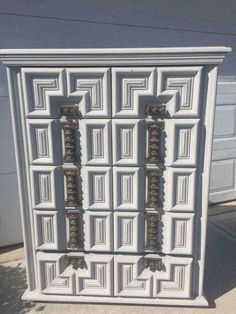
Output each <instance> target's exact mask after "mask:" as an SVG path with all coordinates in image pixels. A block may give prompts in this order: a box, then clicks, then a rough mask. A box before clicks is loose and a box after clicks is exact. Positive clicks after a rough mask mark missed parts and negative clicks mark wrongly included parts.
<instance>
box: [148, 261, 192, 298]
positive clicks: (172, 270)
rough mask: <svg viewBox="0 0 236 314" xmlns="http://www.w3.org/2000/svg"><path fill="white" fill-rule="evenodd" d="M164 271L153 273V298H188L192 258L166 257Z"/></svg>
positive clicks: (189, 294) (189, 295)
mask: <svg viewBox="0 0 236 314" xmlns="http://www.w3.org/2000/svg"><path fill="white" fill-rule="evenodd" d="M163 264H164V266H165V271H160V272H154V273H153V297H154V298H190V297H191V272H192V258H183V257H172V256H166V257H165V258H163Z"/></svg>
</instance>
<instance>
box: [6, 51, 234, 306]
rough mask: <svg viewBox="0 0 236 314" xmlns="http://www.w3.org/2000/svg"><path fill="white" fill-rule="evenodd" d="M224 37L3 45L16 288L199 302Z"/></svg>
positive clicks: (65, 297) (57, 295)
mask: <svg viewBox="0 0 236 314" xmlns="http://www.w3.org/2000/svg"><path fill="white" fill-rule="evenodd" d="M229 50H230V49H228V48H225V47H215V48H211V47H209V48H173V49H171V48H169V49H154V48H152V49H117V50H116V49H115V50H110V49H107V50H106V49H102V50H60V49H59V50H2V51H1V52H0V55H1V56H2V60H3V62H4V63H5V64H6V65H7V66H8V69H7V71H8V81H9V89H10V96H11V108H12V118H13V129H14V137H15V148H16V159H17V167H18V177H19V188H20V197H21V208H22V222H23V229H24V240H25V247H26V258H27V275H28V289H27V291H26V292H25V294H24V296H23V298H24V299H27V300H41V301H63V302H107V303H134V304H135V303H140V304H162V305H163V304H167V305H192V306H198V305H207V301H206V299H205V297H204V295H203V273H204V256H205V239H206V222H207V221H206V220H207V204H208V188H209V165H210V159H211V147H212V129H213V119H214V104H215V91H216V81H217V67H218V64H219V63H220V62H222V61H223V58H224V55H225V54H226V52H227V51H229Z"/></svg>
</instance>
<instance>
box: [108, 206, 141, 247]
mask: <svg viewBox="0 0 236 314" xmlns="http://www.w3.org/2000/svg"><path fill="white" fill-rule="evenodd" d="M143 236H144V235H143V228H142V225H141V214H140V213H126V212H114V249H115V251H117V252H139V251H140V250H141V251H142V250H143V244H142V243H143Z"/></svg>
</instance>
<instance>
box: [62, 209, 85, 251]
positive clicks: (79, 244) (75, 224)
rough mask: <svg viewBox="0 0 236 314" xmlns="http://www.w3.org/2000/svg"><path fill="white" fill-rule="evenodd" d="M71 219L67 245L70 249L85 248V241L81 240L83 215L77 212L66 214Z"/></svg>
mask: <svg viewBox="0 0 236 314" xmlns="http://www.w3.org/2000/svg"><path fill="white" fill-rule="evenodd" d="M66 215H67V217H68V219H69V241H68V243H67V245H68V247H69V248H70V249H79V248H83V241H82V240H81V239H80V232H79V231H80V230H79V229H80V225H81V224H80V219H82V213H80V212H77V211H68V212H67V213H66Z"/></svg>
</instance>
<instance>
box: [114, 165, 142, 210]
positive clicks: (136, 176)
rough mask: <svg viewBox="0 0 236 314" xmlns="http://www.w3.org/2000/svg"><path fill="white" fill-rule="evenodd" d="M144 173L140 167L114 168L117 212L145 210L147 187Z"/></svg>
mask: <svg viewBox="0 0 236 314" xmlns="http://www.w3.org/2000/svg"><path fill="white" fill-rule="evenodd" d="M143 179H144V178H143V171H142V170H141V169H140V168H138V167H122V168H119V167H113V180H114V181H113V182H114V183H113V187H114V188H113V197H114V209H115V210H139V211H141V210H143V209H144V198H145V195H144V193H145V187H144V186H143V184H141V182H143Z"/></svg>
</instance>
